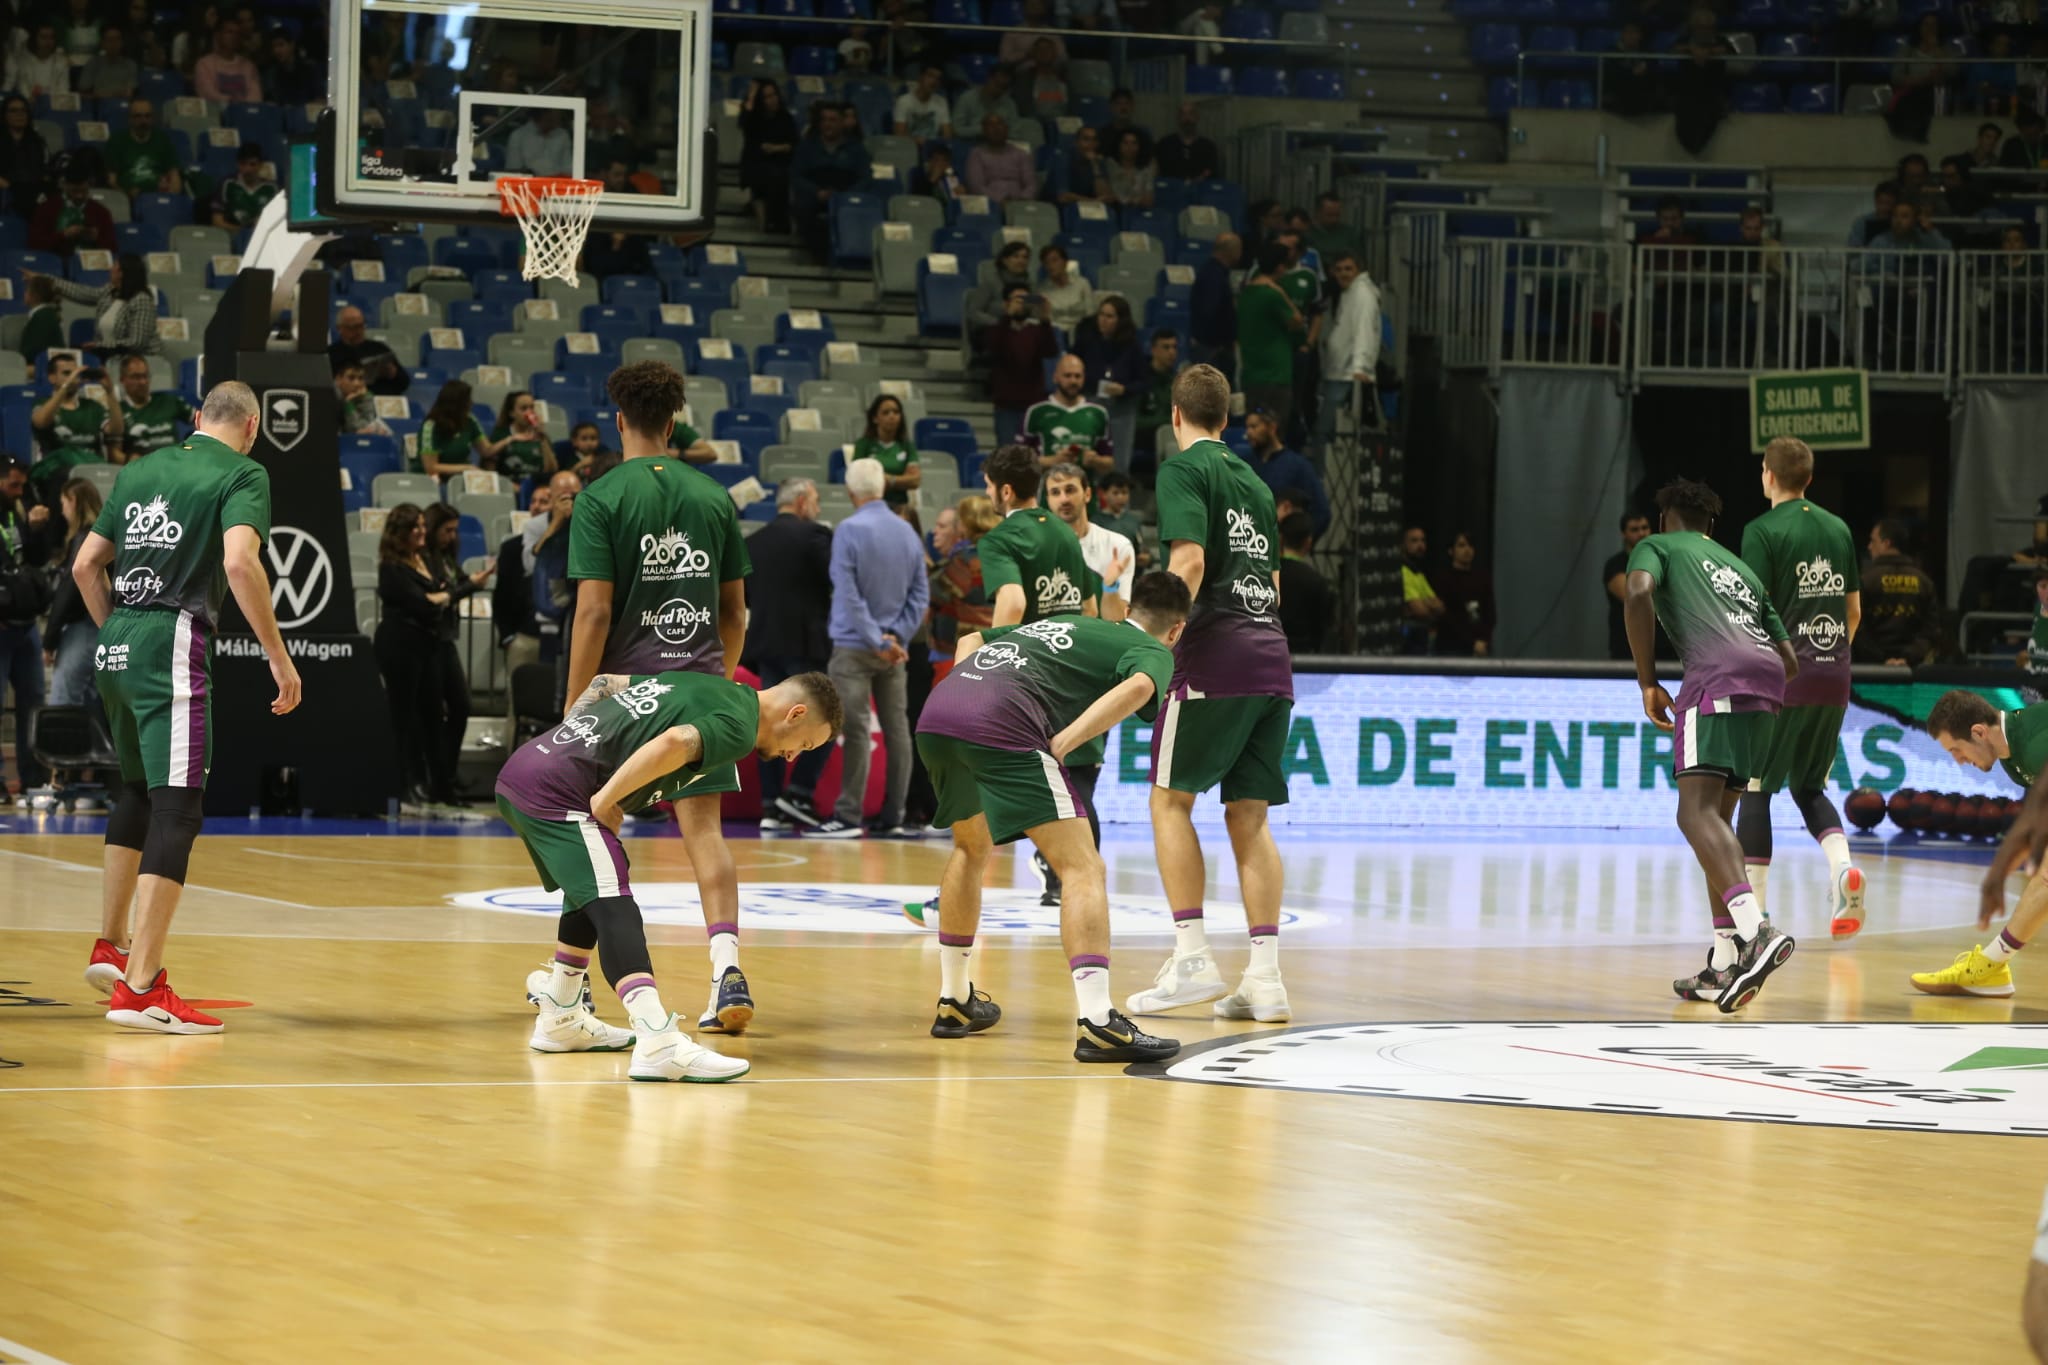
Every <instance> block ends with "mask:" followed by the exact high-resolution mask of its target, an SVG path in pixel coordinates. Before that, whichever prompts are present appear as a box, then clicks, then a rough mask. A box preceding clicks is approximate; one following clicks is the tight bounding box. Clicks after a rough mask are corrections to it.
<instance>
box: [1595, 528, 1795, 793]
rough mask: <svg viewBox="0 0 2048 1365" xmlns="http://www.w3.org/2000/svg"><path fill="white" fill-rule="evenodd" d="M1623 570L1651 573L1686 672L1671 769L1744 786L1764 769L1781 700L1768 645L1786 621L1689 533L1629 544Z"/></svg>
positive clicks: (1734, 567) (1777, 663) (1740, 572)
mask: <svg viewBox="0 0 2048 1365" xmlns="http://www.w3.org/2000/svg"><path fill="white" fill-rule="evenodd" d="M1628 571H1629V572H1630V573H1635V572H1637V571H1641V572H1643V573H1646V574H1648V575H1649V576H1650V579H1651V581H1652V582H1653V583H1655V584H1656V585H1657V586H1656V591H1655V592H1654V593H1653V594H1652V596H1651V602H1652V604H1653V605H1654V606H1655V607H1656V610H1657V619H1658V620H1659V621H1662V622H1663V623H1664V631H1665V633H1666V634H1667V635H1669V636H1670V637H1671V642H1672V643H1673V644H1674V645H1676V646H1677V648H1678V657H1679V660H1680V662H1681V663H1682V664H1683V666H1684V669H1685V685H1684V686H1683V687H1682V688H1680V689H1679V693H1678V701H1677V704H1676V706H1675V707H1674V708H1673V710H1674V718H1675V720H1676V722H1677V728H1676V729H1675V730H1674V732H1673V734H1672V736H1671V746H1672V747H1671V754H1672V768H1673V771H1674V772H1675V774H1676V775H1677V776H1679V777H1684V776H1686V775H1688V774H1690V773H1711V774H1715V775H1717V776H1720V777H1722V778H1725V779H1727V782H1728V785H1729V786H1730V787H1744V786H1747V785H1748V784H1749V779H1750V778H1752V777H1754V776H1757V775H1758V774H1760V773H1761V772H1762V771H1763V767H1764V761H1765V759H1766V757H1767V756H1768V754H1769V752H1770V746H1771V728H1772V722H1773V721H1775V720H1776V719H1777V714H1778V708H1779V707H1780V706H1782V705H1783V704H1784V701H1785V664H1784V661H1783V660H1782V659H1780V658H1779V657H1778V651H1777V648H1776V642H1777V641H1779V640H1782V639H1784V638H1785V623H1784V622H1783V621H1782V620H1780V619H1779V617H1778V611H1777V608H1775V607H1773V606H1772V605H1771V599H1770V596H1769V594H1767V593H1766V592H1765V591H1764V586H1763V584H1761V583H1759V582H1757V579H1756V575H1755V574H1753V573H1751V572H1750V571H1749V568H1748V566H1746V565H1745V564H1744V563H1743V562H1742V560H1741V559H1740V558H1739V557H1737V556H1736V555H1733V554H1730V553H1729V552H1728V551H1727V550H1725V549H1723V548H1721V546H1720V545H1719V544H1717V543H1716V542H1715V541H1714V539H1713V537H1711V536H1707V535H1702V534H1701V533H1700V532H1698V531H1666V532H1663V533H1661V534H1659V535H1654V536H1649V537H1647V538H1645V539H1644V540H1642V541H1640V542H1638V543H1637V545H1636V548H1635V550H1634V551H1633V552H1632V553H1631V554H1630V555H1629V557H1628Z"/></svg>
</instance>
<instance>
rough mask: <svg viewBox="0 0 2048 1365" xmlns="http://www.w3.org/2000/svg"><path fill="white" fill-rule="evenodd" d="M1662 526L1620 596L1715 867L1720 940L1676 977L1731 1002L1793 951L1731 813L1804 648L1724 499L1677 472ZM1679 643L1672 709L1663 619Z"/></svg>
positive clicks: (1748, 994) (1688, 806) (1681, 787)
mask: <svg viewBox="0 0 2048 1365" xmlns="http://www.w3.org/2000/svg"><path fill="white" fill-rule="evenodd" d="M1657 509H1658V511H1660V512H1661V513H1662V514H1663V522H1662V527H1661V530H1660V531H1659V533H1658V534H1656V535H1653V536H1648V537H1646V538H1644V539H1643V540H1642V541H1640V542H1639V543H1638V544H1637V545H1636V548H1635V549H1634V550H1632V551H1630V552H1629V557H1628V581H1627V584H1626V585H1625V589H1624V590H1625V591H1626V593H1627V597H1626V599H1625V601H1624V602H1623V605H1622V613H1623V617H1624V619H1625V620H1626V622H1627V625H1628V647H1629V652H1630V653H1631V654H1633V655H1634V656H1635V661H1636V682H1637V684H1638V685H1639V686H1640V687H1641V688H1642V693H1643V714H1645V715H1647V716H1648V717H1649V718H1650V720H1651V722H1652V723H1653V724H1655V725H1656V727H1657V728H1658V729H1660V730H1670V731H1672V771H1673V772H1674V774H1675V775H1676V778H1677V782H1678V828H1679V832H1680V833H1682V834H1684V835H1685V840H1686V842H1687V843H1689V844H1691V845H1692V851H1693V856H1695V857H1696V858H1698V859H1699V862H1700V868H1701V870H1702V871H1704V872H1705V873H1706V874H1707V889H1708V891H1709V892H1710V893H1711V894H1712V896H1713V898H1714V905H1715V907H1716V909H1715V910H1714V946H1713V947H1712V948H1711V949H1710V950H1709V951H1708V956H1707V966H1706V968H1705V970H1703V971H1701V972H1700V973H1699V974H1698V975H1696V976H1691V977H1687V978H1685V979H1684V980H1680V981H1674V982H1672V983H1671V988H1672V989H1673V990H1674V991H1676V992H1677V993H1678V996H1679V998H1680V999H1683V1000H1698V1001H1705V1000H1712V1001H1713V1002H1714V1003H1715V1005H1716V1006H1718V1007H1719V1008H1720V1011H1721V1012H1722V1013H1723V1014H1733V1013H1734V1012H1735V1011H1736V1010H1738V1009H1741V1008H1742V1007H1743V1006H1744V1005H1747V1004H1748V1003H1749V1002H1750V1001H1751V1000H1754V999H1755V998H1756V994H1757V992H1758V991H1759V990H1761V989H1763V984H1764V980H1765V979H1766V978H1767V977H1769V976H1770V974H1771V973H1772V972H1774V971H1776V970H1777V969H1778V968H1780V967H1782V966H1784V965H1785V963H1786V962H1787V961H1788V960H1790V958H1791V956H1792V949H1793V940H1792V938H1791V937H1790V936H1789V935H1787V934H1785V933H1784V932H1783V931H1782V930H1780V929H1777V928H1776V927H1774V926H1773V925H1772V924H1771V922H1770V921H1769V920H1767V919H1765V918H1764V911H1763V906H1762V904H1761V903H1760V902H1759V900H1758V898H1757V895H1756V892H1755V891H1754V890H1752V889H1751V887H1750V885H1749V883H1748V882H1747V881H1745V880H1744V879H1743V866H1742V846H1741V845H1740V844H1739V843H1737V842H1736V839H1735V831H1734V830H1733V829H1731V828H1730V827H1729V820H1730V818H1731V817H1733V815H1734V814H1735V806H1736V801H1737V799H1738V798H1739V796H1740V795H1741V793H1742V792H1743V790H1744V789H1745V788H1746V787H1748V785H1749V780H1750V779H1751V778H1752V777H1756V776H1758V775H1760V774H1761V773H1762V772H1763V770H1764V762H1765V757H1766V755H1767V754H1769V752H1770V746H1771V725H1772V722H1773V721H1774V720H1775V719H1776V717H1777V713H1778V708H1779V707H1780V706H1781V705H1783V704H1784V700H1785V684H1786V682H1787V681H1788V680H1789V679H1791V678H1793V677H1795V676H1797V675H1798V673H1799V658H1798V656H1797V655H1796V654H1794V653H1793V652H1792V646H1791V644H1790V643H1789V642H1788V641H1787V640H1786V638H1785V623H1784V622H1783V621H1781V620H1780V619H1779V618H1778V612H1777V609H1776V608H1775V607H1773V606H1772V605H1771V599H1770V595H1769V594H1768V593H1766V592H1765V591H1764V588H1763V585H1762V584H1761V583H1759V582H1757V580H1756V575H1754V574H1752V573H1751V572H1750V571H1749V570H1748V569H1747V568H1745V567H1744V566H1743V563H1742V561H1741V560H1740V559H1739V558H1737V557H1736V556H1734V555H1732V554H1729V553H1728V552H1727V551H1725V550H1723V549H1722V548H1721V547H1720V546H1719V545H1717V544H1715V542H1714V540H1713V538H1712V536H1710V535H1709V534H1708V533H1709V532H1711V531H1712V530H1713V528H1714V518H1716V517H1718V516H1720V515H1721V499H1720V497H1719V495H1717V494H1716V493H1715V492H1714V490H1713V489H1711V488H1709V487H1707V486H1706V485H1705V484H1703V483H1691V482H1688V481H1687V480H1684V479H1680V480H1677V481H1676V482H1673V483H1669V484H1666V485H1665V486H1664V487H1663V488H1662V489H1660V490H1659V491H1658V493H1657ZM1660 621H1661V622H1662V623H1663V625H1664V631H1665V634H1667V635H1669V636H1670V637H1671V642H1672V644H1673V645H1675V646H1676V647H1677V649H1678V657H1679V659H1680V660H1681V661H1682V662H1683V664H1684V670H1685V686H1684V687H1683V688H1682V689H1680V691H1679V694H1678V701H1677V703H1676V714H1675V716H1674V714H1673V710H1674V707H1673V703H1672V700H1671V694H1670V693H1668V692H1666V691H1665V690H1664V688H1663V685H1662V684H1661V683H1659V682H1658V681H1657V662H1656V658H1655V654H1656V642H1657V624H1658V623H1659V622H1660Z"/></svg>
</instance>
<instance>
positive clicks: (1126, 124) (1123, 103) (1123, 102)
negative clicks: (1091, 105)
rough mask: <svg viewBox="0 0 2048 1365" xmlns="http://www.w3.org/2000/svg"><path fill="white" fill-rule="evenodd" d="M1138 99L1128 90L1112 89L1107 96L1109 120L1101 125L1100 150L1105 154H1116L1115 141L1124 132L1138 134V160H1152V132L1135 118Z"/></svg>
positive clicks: (1148, 161)
mask: <svg viewBox="0 0 2048 1365" xmlns="http://www.w3.org/2000/svg"><path fill="white" fill-rule="evenodd" d="M1137 107H1138V101H1137V98H1136V97H1135V96H1133V95H1132V94H1131V92H1130V91H1128V90H1113V91H1111V92H1110V96H1109V122H1107V123H1105V124H1103V125H1102V150H1103V152H1104V153H1105V154H1107V155H1110V156H1115V155H1116V154H1117V142H1118V139H1119V138H1121V137H1122V136H1123V135H1124V134H1125V133H1136V134H1137V135H1138V160H1139V161H1141V162H1145V163H1150V162H1151V160H1152V133H1151V130H1150V129H1148V128H1145V127H1144V126H1142V125H1141V124H1140V123H1139V122H1138V119H1137Z"/></svg>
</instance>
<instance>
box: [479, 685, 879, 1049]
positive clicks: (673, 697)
mask: <svg viewBox="0 0 2048 1365" xmlns="http://www.w3.org/2000/svg"><path fill="white" fill-rule="evenodd" d="M839 718H840V717H839V695H838V693H837V692H835V691H834V690H833V687H832V681H831V679H829V678H827V677H826V676H825V675H824V674H822V673H803V674H799V675H798V676H796V677H794V678H791V679H789V680H788V681H786V682H781V683H777V684H776V685H775V686H774V687H771V688H769V689H768V690H767V691H766V692H756V691H754V689H753V688H751V687H748V686H746V685H745V684H743V683H736V682H728V681H726V680H725V679H724V678H720V677H716V676H714V675H711V674H708V673H683V672H673V673H658V674H655V675H653V676H651V677H630V678H629V677H624V676H622V675H619V674H614V673H607V674H600V675H598V676H597V677H596V678H594V679H592V680H591V683H590V686H589V687H588V688H586V689H585V690H584V691H583V693H582V694H581V695H580V696H579V697H578V698H577V700H576V704H575V705H574V706H572V707H571V708H570V709H569V714H568V715H567V716H566V717H565V718H564V719H563V721H562V723H561V725H560V726H558V727H556V728H555V729H554V730H552V731H550V732H549V733H547V734H545V735H542V736H540V737H539V738H538V739H534V740H532V741H530V742H528V743H527V744H526V745H525V746H524V747H522V748H521V749H519V751H518V752H516V753H514V754H513V755H512V757H511V758H510V759H508V760H506V763H505V767H504V769H503V770H502V771H501V772H500V773H499V775H498V810H499V812H500V813H501V814H503V815H504V817H505V820H506V822H507V823H509V824H510V825H511V826H512V828H513V830H514V831H515V832H516V833H517V834H518V835H519V837H520V839H521V840H522V841H523V842H524V843H525V845H526V851H527V854H528V855H529V856H530V857H532V859H533V865H534V867H535V868H536V869H538V870H539V872H540V878H541V884H542V885H543V886H545V887H546V888H547V889H548V890H550V891H560V892H561V893H562V906H563V913H562V919H561V926H560V928H559V929H557V930H556V939H557V942H556V945H555V961H554V965H553V968H552V969H551V971H550V972H549V974H548V981H547V984H546V986H545V987H544V988H543V989H542V991H541V993H540V1002H539V1004H540V1015H539V1017H538V1018H536V1019H535V1020H534V1023H533V1036H532V1038H531V1039H530V1040H529V1043H528V1045H529V1046H530V1047H532V1048H533V1050H534V1051H536V1052H622V1051H624V1050H625V1049H627V1048H629V1047H630V1048H632V1049H633V1061H632V1065H631V1066H630V1067H629V1068H628V1070H627V1073H626V1074H627V1075H628V1076H630V1077H631V1078H632V1079H634V1080H636V1081H729V1080H731V1079H733V1077H735V1076H742V1075H745V1074H746V1071H747V1063H746V1061H744V1060H743V1059H741V1058H738V1057H726V1056H722V1055H720V1054H719V1053H716V1052H713V1051H711V1050H710V1049H708V1048H703V1047H699V1046H698V1045H697V1044H696V1043H695V1042H693V1041H691V1039H690V1038H689V1037H688V1036H687V1035H686V1034H685V1033H684V1032H683V1031H682V1030H681V1029H680V1028H678V1027H677V1022H676V1017H675V1016H674V1015H673V1014H670V1013H669V1012H668V1010H667V1008H666V1007H664V1006H663V1005H662V1003H661V996H660V993H659V992H658V991H656V989H655V985H654V964H653V961H652V959H650V958H649V957H648V955H647V934H646V930H645V927H644V925H643V924H642V922H641V918H640V906H639V903H638V902H636V901H635V900H634V899H633V888H632V886H631V885H630V884H629V883H628V881H627V879H626V867H627V861H626V850H625V846H624V845H623V844H621V843H620V842H619V823H620V821H621V820H623V819H624V818H625V816H626V814H627V813H628V812H631V811H636V810H640V809H643V808H644V807H646V806H648V805H650V804H651V803H653V802H656V801H660V800H663V799H673V798H674V797H675V796H676V795H677V794H678V793H680V792H685V791H687V790H688V789H689V788H690V787H691V786H693V785H695V784H696V783H698V782H701V781H703V780H705V777H706V775H707V774H708V775H716V774H718V773H721V772H723V771H724V770H725V769H726V768H728V767H730V766H732V765H733V764H735V763H737V762H739V760H740V759H741V758H742V757H744V756H745V755H746V754H747V753H748V752H749V751H753V752H756V753H759V754H760V755H761V757H763V758H784V759H790V758H795V757H796V756H797V755H798V754H801V753H804V752H806V751H807V750H811V749H815V748H817V747H818V746H819V745H821V744H824V743H825V742H827V741H828V740H830V739H831V738H832V736H833V735H835V734H837V733H838V729H837V728H836V724H835V723H836V722H837V721H838V720H839ZM593 948H595V949H597V950H598V952H599V955H600V957H601V958H602V959H603V966H604V975H605V980H607V981H609V982H610V983H611V985H612V989H613V990H615V991H616V992H618V996H619V1000H620V1002H621V1003H623V1004H624V1005H625V1007H626V1014H627V1017H628V1018H630V1019H631V1020H632V1021H633V1027H632V1029H631V1030H627V1029H620V1028H613V1027H612V1026H611V1025H609V1024H606V1023H603V1022H602V1021H600V1020H599V1019H598V1017H597V1015H596V1014H595V1013H594V1012H593V1011H592V1010H590V1009H589V1008H588V1007H587V1005H586V1004H585V999H586V992H585V986H586V983H587V979H588V974H589V970H590V952H591V949H593Z"/></svg>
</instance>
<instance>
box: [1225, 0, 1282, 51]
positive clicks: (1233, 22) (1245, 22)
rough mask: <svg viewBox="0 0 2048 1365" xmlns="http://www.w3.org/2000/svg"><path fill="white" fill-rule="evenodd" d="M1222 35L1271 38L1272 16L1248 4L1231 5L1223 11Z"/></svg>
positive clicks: (1269, 39) (1268, 40)
mask: <svg viewBox="0 0 2048 1365" xmlns="http://www.w3.org/2000/svg"><path fill="white" fill-rule="evenodd" d="M1223 36H1224V37H1226V38H1254V39H1258V40H1259V41H1262V42H1271V41H1272V40H1273V16H1272V15H1270V14H1268V13H1266V11H1264V10H1262V9H1254V8H1252V7H1251V6H1250V5H1233V6H1232V7H1231V8H1229V9H1227V10H1225V11H1224V13H1223Z"/></svg>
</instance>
